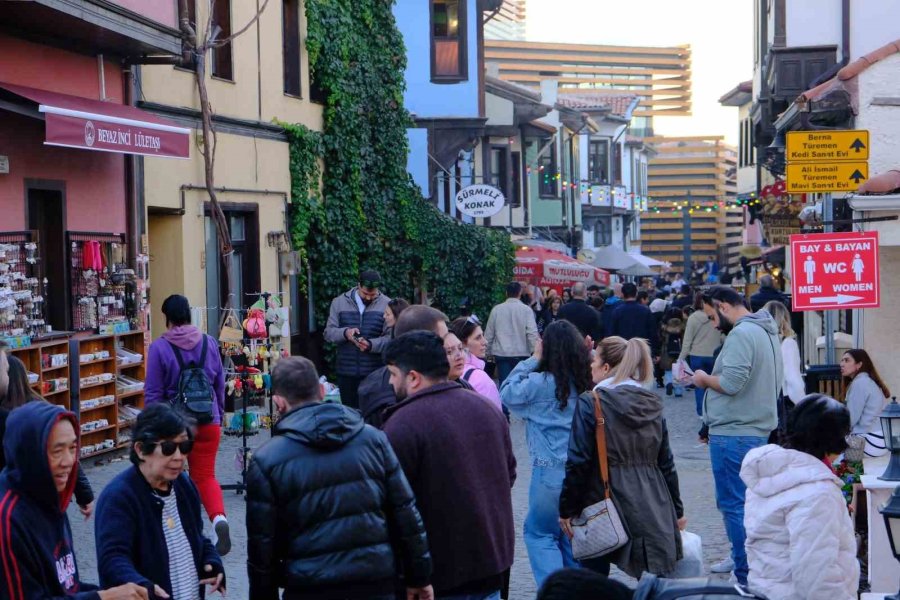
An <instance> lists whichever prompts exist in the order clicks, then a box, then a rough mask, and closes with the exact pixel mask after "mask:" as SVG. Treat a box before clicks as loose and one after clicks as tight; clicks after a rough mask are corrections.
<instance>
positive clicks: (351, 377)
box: [325, 271, 391, 409]
mask: <svg viewBox="0 0 900 600" xmlns="http://www.w3.org/2000/svg"><path fill="white" fill-rule="evenodd" d="M380 287H381V275H379V274H378V271H362V272H361V273H360V274H359V286H358V287H355V288H353V289H351V290H348V291H347V292H346V293H344V294H341V295H340V296H338V297H337V298H335V299H334V300H332V301H331V311H330V312H329V313H328V323H327V324H326V325H325V341H326V342H331V343H333V344H337V361H336V369H335V370H336V372H337V385H338V388H340V390H341V403H343V404H344V405H346V406H350V407H351V408H355V409H359V396H358V389H359V384H360V383H361V382H362V380H363V379H365V378H366V376H367V375H368V374H369V373H371V372H372V371H374V370H375V369H378V368H379V367H381V351H382V350H384V347H385V346H386V345H387V343H388V342H389V341H391V336H390V331H389V327H388V326H387V323H386V322H385V320H384V310H385V309H386V308H387V305H388V302H390V301H391V299H390V298H388V297H387V296H385V295H384V294H382V293H381V292H380V291H378V290H379V288H380Z"/></svg>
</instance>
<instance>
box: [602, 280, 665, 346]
mask: <svg viewBox="0 0 900 600" xmlns="http://www.w3.org/2000/svg"><path fill="white" fill-rule="evenodd" d="M637 293H638V291H637V286H636V285H634V284H633V283H625V284H623V285H622V296H623V298H624V301H623V302H622V303H621V304H619V306H617V307H616V309H615V312H613V316H612V329H611V330H610V335H617V336H619V337H623V338H625V339H626V340H630V339H632V338H643V339H645V340H647V343H648V344H650V350H651V351H652V352H653V355H654V356H657V355H658V354H659V335H658V332H657V326H656V319H655V318H654V317H653V313H652V312H650V309H649V308H648V307H647V306H645V305H643V304H641V303H639V302H638V301H637Z"/></svg>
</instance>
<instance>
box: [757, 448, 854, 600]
mask: <svg viewBox="0 0 900 600" xmlns="http://www.w3.org/2000/svg"><path fill="white" fill-rule="evenodd" d="M741 479H743V480H744V483H745V484H747V500H746V504H745V508H744V528H745V529H746V530H747V546H746V547H747V559H748V561H749V564H750V578H749V584H750V587H751V588H752V589H754V590H757V591H759V592H762V593H764V594H765V595H766V596H768V597H769V598H772V600H856V590H857V588H858V587H859V563H858V562H857V560H856V538H855V536H854V534H853V524H852V522H851V521H850V515H849V514H848V512H847V504H846V502H844V497H843V496H842V495H841V488H840V486H841V480H840V479H839V478H837V477H835V475H834V473H833V472H832V471H831V469H829V468H828V466H827V465H825V464H824V463H823V462H822V461H820V460H816V458H814V457H813V456H811V455H809V454H806V453H805V452H798V451H796V450H786V449H784V448H781V447H780V446H774V445H769V446H763V447H761V448H756V449H754V450H751V451H750V452H748V453H747V456H746V458H744V463H743V465H742V466H741Z"/></svg>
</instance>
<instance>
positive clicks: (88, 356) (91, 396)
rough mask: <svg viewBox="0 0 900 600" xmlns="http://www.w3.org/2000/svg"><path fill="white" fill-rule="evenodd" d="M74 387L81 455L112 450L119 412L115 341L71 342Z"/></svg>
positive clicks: (104, 337)
mask: <svg viewBox="0 0 900 600" xmlns="http://www.w3.org/2000/svg"><path fill="white" fill-rule="evenodd" d="M70 362H71V363H72V367H73V368H74V369H75V373H74V375H73V377H72V380H73V383H74V384H77V392H76V394H77V398H78V415H79V423H80V426H81V456H82V458H90V457H92V456H96V455H98V454H102V453H104V452H108V451H110V450H114V449H115V448H116V442H117V430H118V426H119V411H118V406H117V403H116V375H117V368H116V338H115V337H114V336H111V335H97V336H90V337H84V338H79V339H73V340H72V341H71V360H70Z"/></svg>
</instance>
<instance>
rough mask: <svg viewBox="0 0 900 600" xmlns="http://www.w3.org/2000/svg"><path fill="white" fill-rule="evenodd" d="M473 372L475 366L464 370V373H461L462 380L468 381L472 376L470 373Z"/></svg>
mask: <svg viewBox="0 0 900 600" xmlns="http://www.w3.org/2000/svg"><path fill="white" fill-rule="evenodd" d="M474 372H475V367H470V368H469V369H467V370H466V372H465V373H463V376H462V378H463V379H464V380H466V381H468V380H469V378H470V377H471V376H472V373H474Z"/></svg>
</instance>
